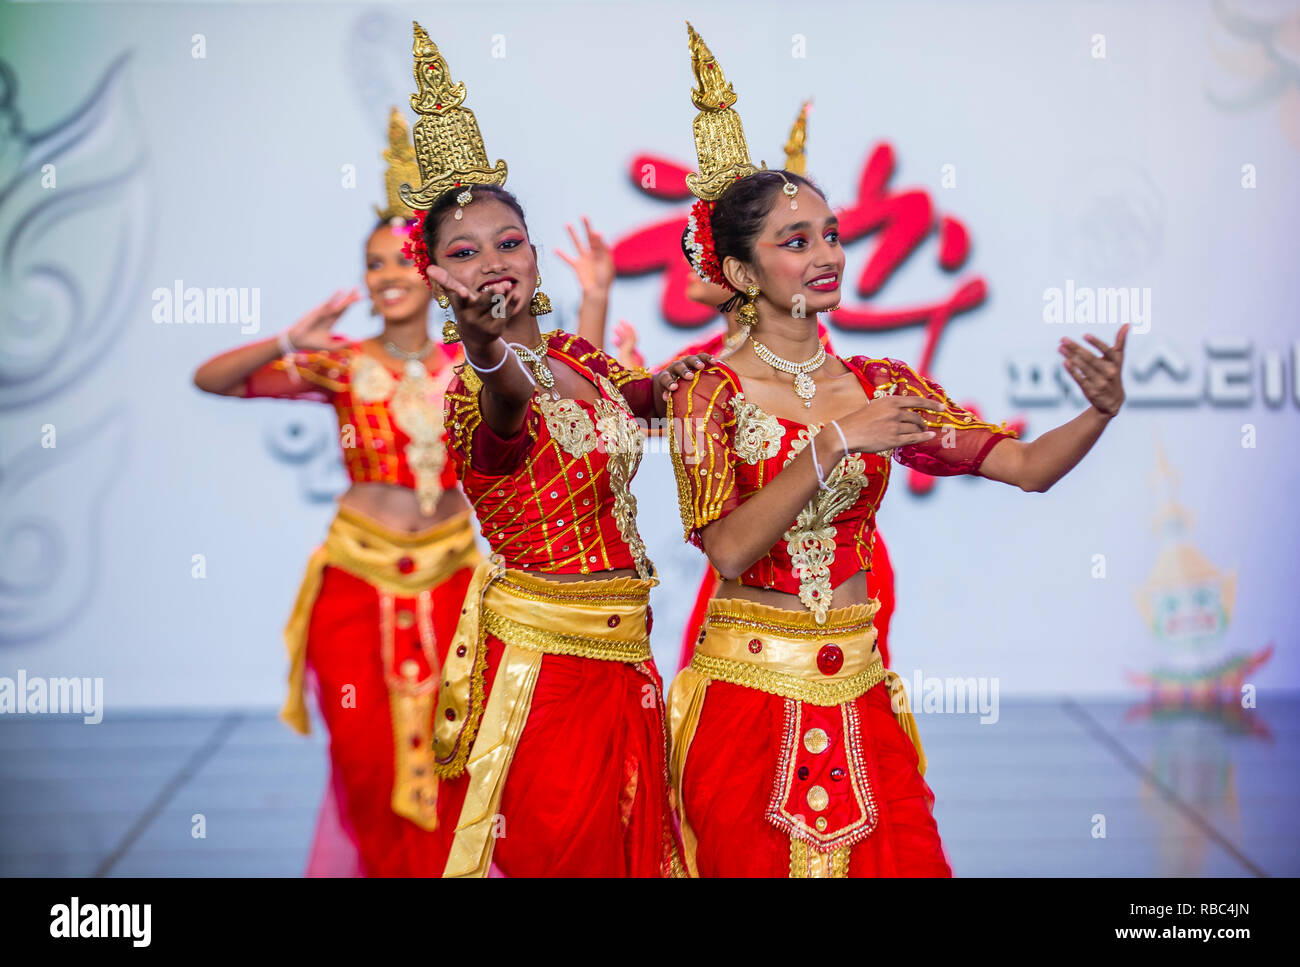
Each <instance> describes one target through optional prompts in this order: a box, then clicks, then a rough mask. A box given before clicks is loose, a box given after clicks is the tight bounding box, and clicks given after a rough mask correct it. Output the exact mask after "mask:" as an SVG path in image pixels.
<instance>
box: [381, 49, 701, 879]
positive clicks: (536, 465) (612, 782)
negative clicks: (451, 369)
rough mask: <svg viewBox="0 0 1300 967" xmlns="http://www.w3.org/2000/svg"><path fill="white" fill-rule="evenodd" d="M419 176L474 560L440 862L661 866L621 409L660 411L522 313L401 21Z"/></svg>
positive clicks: (597, 869)
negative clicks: (443, 303) (461, 357)
mask: <svg viewBox="0 0 1300 967" xmlns="http://www.w3.org/2000/svg"><path fill="white" fill-rule="evenodd" d="M414 55H415V79H416V84H417V86H418V91H417V93H416V94H414V95H412V98H411V104H412V106H413V107H414V108H415V110H416V112H417V113H419V114H420V115H421V117H420V120H419V121H418V122H417V123H416V126H415V145H416V156H417V158H418V159H419V164H420V176H421V187H420V188H419V189H418V190H416V191H411V192H408V193H406V194H405V195H404V197H405V198H406V200H407V201H408V202H409V203H410V204H411V205H412V206H413V207H415V208H416V209H421V210H423V211H422V216H421V221H420V223H419V227H418V228H417V229H416V230H415V231H413V232H412V239H411V241H412V246H413V255H414V261H415V263H416V265H417V266H420V267H422V268H426V269H427V274H428V276H429V278H430V279H431V280H432V282H433V283H434V284H435V285H437V286H438V287H439V288H440V289H441V290H443V291H445V292H446V293H448V294H449V296H450V297H451V301H452V305H453V307H454V309H455V316H456V326H457V329H458V331H459V336H460V338H461V339H462V340H463V345H464V352H465V359H466V363H467V365H466V366H464V367H462V368H460V370H459V372H458V375H457V376H456V377H455V378H454V379H453V380H452V382H451V385H450V386H449V387H448V389H447V395H446V400H447V412H446V423H447V426H448V428H449V431H450V439H449V447H450V450H451V453H452V455H453V460H454V464H455V466H456V470H457V473H458V475H459V476H460V479H461V482H462V485H463V487H464V490H465V494H466V495H467V496H468V497H469V499H470V501H471V502H472V503H473V505H474V511H475V514H476V515H477V517H478V520H479V524H480V526H481V528H482V531H483V536H484V537H485V538H486V539H487V540H488V542H489V544H490V545H491V547H492V551H493V559H492V560H491V561H487V562H484V563H483V564H482V565H481V566H480V567H479V568H478V570H477V571H476V572H475V574H474V580H473V582H472V584H471V586H470V588H469V591H468V592H467V594H466V598H465V605H464V609H463V614H462V617H461V622H460V626H459V628H458V629H457V632H456V636H455V639H454V640H453V642H452V650H451V652H450V654H449V655H448V658H447V663H446V665H445V666H444V671H443V679H442V684H441V686H440V688H439V697H438V710H437V714H436V716H435V722H436V726H435V749H436V759H437V769H438V772H439V775H440V776H442V777H443V779H444V783H443V786H442V802H441V804H440V810H439V811H440V815H441V816H442V820H443V823H444V825H446V826H447V827H449V828H450V827H453V826H454V828H455V838H454V841H453V843H452V846H451V852H450V856H449V857H448V860H447V867H446V871H445V873H444V875H446V876H449V877H457V876H486V875H489V874H490V873H491V872H492V871H493V869H494V868H495V869H497V870H499V871H501V872H503V873H505V874H506V875H507V876H655V877H657V876H669V875H673V874H674V873H677V872H680V871H681V861H680V851H679V849H678V840H677V831H676V824H675V821H674V818H673V813H672V808H671V806H670V802H669V787H668V770H667V729H666V722H665V706H664V701H663V692H662V683H661V680H660V677H659V673H658V671H657V670H656V669H655V665H654V660H653V658H652V653H651V649H650V628H651V616H650V609H649V596H650V589H651V588H652V587H653V586H654V585H655V583H657V578H656V575H655V573H654V569H653V567H652V565H651V563H650V561H649V559H648V558H647V556H646V550H645V544H644V543H643V542H642V540H641V537H640V534H639V533H638V531H637V523H636V499H635V498H634V497H633V495H632V492H631V489H630V486H629V485H630V482H631V479H632V476H633V475H634V474H635V472H636V469H637V466H638V464H639V462H640V459H641V452H642V446H643V438H642V436H641V434H640V432H639V429H638V427H637V424H636V423H635V422H634V418H636V417H640V418H642V419H649V418H651V417H654V416H656V415H661V414H662V413H663V412H664V411H665V410H666V406H667V403H666V392H667V391H668V390H670V389H671V388H673V387H675V386H676V385H677V383H676V381H675V377H676V376H682V375H684V374H685V373H687V372H693V371H694V367H695V366H699V367H702V366H703V365H704V363H703V361H695V362H692V361H684V362H679V363H677V364H675V366H674V367H673V369H672V370H671V371H670V372H667V373H662V374H660V375H659V376H658V377H655V378H652V377H651V376H650V374H649V373H647V372H645V371H644V370H629V369H625V368H624V367H622V366H620V365H619V364H618V363H617V362H616V361H615V360H614V359H612V358H611V357H610V356H608V355H606V354H605V353H603V352H601V351H600V350H598V349H596V348H595V347H594V346H592V345H591V344H590V343H587V342H586V341H585V340H583V339H581V338H579V337H577V336H571V335H566V334H564V333H561V332H559V331H552V332H546V333H543V332H542V331H541V329H540V327H539V325H538V323H537V317H538V316H541V315H545V314H546V313H548V312H549V311H550V300H549V299H547V298H546V296H545V294H544V293H543V292H542V291H541V290H540V289H539V288H538V286H539V285H540V276H539V275H538V270H537V254H536V250H535V248H534V247H533V245H532V244H531V243H530V242H529V236H528V227H527V224H526V222H525V220H524V215H523V211H522V209H521V207H520V205H519V202H518V201H517V200H516V199H515V197H514V196H513V195H512V194H510V193H509V192H508V191H506V190H505V188H504V187H503V185H504V183H505V180H506V174H507V168H506V164H505V162H504V161H498V162H496V164H495V165H492V164H490V163H489V161H488V155H487V152H486V150H485V148H484V146H483V138H482V135H481V134H480V132H479V127H478V121H477V120H476V119H475V117H474V114H473V112H471V111H470V110H469V109H468V108H466V107H465V106H464V100H465V86H464V84H462V83H454V82H453V81H452V78H451V76H450V73H449V70H448V67H447V62H446V60H445V59H444V58H443V56H442V54H441V53H440V52H439V50H438V48H437V47H436V46H435V45H434V43H433V42H432V41H431V40H430V39H429V37H428V35H427V34H426V33H425V32H424V30H423V29H421V27H420V26H419V24H416V25H415V43H414Z"/></svg>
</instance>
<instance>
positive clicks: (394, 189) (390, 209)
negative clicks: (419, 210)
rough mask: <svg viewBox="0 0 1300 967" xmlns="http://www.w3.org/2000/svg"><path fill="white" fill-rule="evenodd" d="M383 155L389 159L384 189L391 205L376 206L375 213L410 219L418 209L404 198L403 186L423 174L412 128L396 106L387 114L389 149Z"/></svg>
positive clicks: (388, 216)
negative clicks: (417, 162) (417, 156)
mask: <svg viewBox="0 0 1300 967" xmlns="http://www.w3.org/2000/svg"><path fill="white" fill-rule="evenodd" d="M383 159H384V160H385V161H386V162H388V169H387V170H386V171H385V172H384V191H385V193H386V194H387V196H388V206H387V207H386V208H383V209H380V208H379V206H378V205H376V206H375V214H376V215H378V216H379V217H380V218H381V219H383V220H384V221H386V222H387V221H392V220H393V219H395V218H401V219H410V218H414V217H415V211H414V210H413V209H412V208H411V206H410V205H408V204H407V203H406V202H404V201H402V186H403V185H408V184H410V183H411V182H413V181H418V180H419V178H420V169H419V168H418V167H417V166H416V164H415V148H414V147H412V145H411V129H410V128H409V127H408V126H407V124H406V119H405V118H403V117H402V112H401V111H399V110H397V108H393V110H392V113H391V114H389V115H388V150H387V151H385V152H384V154H383Z"/></svg>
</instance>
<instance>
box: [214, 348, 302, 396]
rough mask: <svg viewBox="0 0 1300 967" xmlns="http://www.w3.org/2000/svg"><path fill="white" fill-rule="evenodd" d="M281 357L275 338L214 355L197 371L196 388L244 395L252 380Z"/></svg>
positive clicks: (221, 394) (225, 394) (223, 393)
mask: <svg viewBox="0 0 1300 967" xmlns="http://www.w3.org/2000/svg"><path fill="white" fill-rule="evenodd" d="M281 355H282V353H281V349H280V344H279V342H278V340H277V339H276V338H275V337H272V338H270V339H262V340H259V341H258V342H255V343H250V344H249V345H247V346H240V347H239V348H238V349H232V350H230V351H229V352H225V353H222V354H221V355H219V356H213V357H212V358H211V359H209V360H208V361H207V362H206V363H204V364H203V365H201V366H200V367H199V368H198V369H196V370H195V371H194V385H195V386H197V387H198V388H199V389H201V390H203V392H205V393H215V394H217V395H218V396H242V395H243V388H244V383H245V381H246V380H247V379H248V377H249V376H251V375H253V373H255V372H257V370H259V369H261V368H262V367H263V366H265V365H266V364H267V363H269V362H271V361H273V360H275V359H278V358H280V356H281Z"/></svg>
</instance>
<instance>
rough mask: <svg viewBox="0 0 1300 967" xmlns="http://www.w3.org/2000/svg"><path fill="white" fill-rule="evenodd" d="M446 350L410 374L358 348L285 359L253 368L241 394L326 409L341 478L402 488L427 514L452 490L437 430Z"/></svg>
mask: <svg viewBox="0 0 1300 967" xmlns="http://www.w3.org/2000/svg"><path fill="white" fill-rule="evenodd" d="M458 359H459V354H458V353H455V351H454V350H451V349H449V348H447V347H446V346H443V345H442V344H437V345H436V346H435V348H434V350H433V352H431V353H430V354H429V357H428V358H427V359H426V360H425V361H424V362H423V363H416V364H415V365H413V366H412V367H411V369H410V372H409V373H407V372H404V371H403V364H402V361H401V360H397V359H394V360H393V362H392V364H391V365H389V364H386V363H383V362H380V361H379V360H378V359H376V358H375V357H374V356H372V355H370V354H369V353H367V352H366V351H365V350H364V349H363V348H362V346H361V344H360V343H359V342H354V341H350V340H345V339H342V340H339V343H338V345H337V346H334V347H331V348H329V349H318V350H310V351H304V352H296V353H291V354H290V355H288V356H283V357H281V358H280V359H276V360H272V361H271V362H269V363H267V364H266V365H265V366H263V367H261V368H260V369H258V370H256V371H255V372H254V373H253V374H252V375H251V376H249V377H248V379H247V381H246V382H245V384H244V395H245V396H249V397H275V398H278V399H296V400H317V401H319V402H322V403H331V404H333V406H334V411H335V413H336V414H337V415H338V421H339V441H340V443H341V445H342V447H343V462H344V465H345V466H346V467H347V471H348V477H349V479H351V480H352V481H353V482H354V483H363V482H379V483H390V484H396V485H398V486H400V487H410V488H411V489H412V490H414V491H415V492H416V495H417V496H418V497H419V500H420V510H421V511H422V512H424V513H425V514H432V513H433V510H434V507H435V505H436V504H437V502H438V498H439V497H440V496H441V495H442V492H443V491H444V490H448V489H450V488H452V487H454V486H456V472H455V469H454V468H453V467H452V466H451V462H450V461H449V460H448V459H447V449H446V434H445V433H444V432H443V425H442V419H443V399H442V396H443V392H444V390H445V388H446V385H447V382H448V380H450V379H451V377H452V375H453V373H452V363H454V362H456V361H457V360H458Z"/></svg>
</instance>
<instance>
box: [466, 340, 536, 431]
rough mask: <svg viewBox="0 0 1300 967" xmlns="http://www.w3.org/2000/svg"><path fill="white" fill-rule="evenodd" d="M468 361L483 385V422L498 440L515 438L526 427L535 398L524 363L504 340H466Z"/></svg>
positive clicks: (481, 402) (481, 408) (481, 405)
mask: <svg viewBox="0 0 1300 967" xmlns="http://www.w3.org/2000/svg"><path fill="white" fill-rule="evenodd" d="M465 358H466V359H467V360H468V361H469V366H470V367H471V368H472V369H473V370H474V372H475V373H476V374H477V375H478V378H479V380H480V381H481V382H482V383H483V389H482V390H481V395H480V397H479V409H480V412H481V413H482V414H483V420H484V421H485V422H486V423H487V425H488V426H489V427H491V428H492V431H493V432H494V433H496V434H497V435H498V436H500V437H510V436H513V435H514V434H515V433H517V432H518V431H519V428H520V427H521V426H522V425H523V422H524V416H525V414H526V413H527V411H528V402H529V400H531V399H532V397H533V382H532V380H531V379H530V378H529V377H528V374H527V373H526V372H525V370H524V367H523V364H522V361H521V360H520V359H519V357H518V356H516V355H515V353H514V351H513V350H512V349H511V348H510V347H509V346H508V345H507V344H506V341H505V340H504V339H502V338H501V337H500V336H494V337H492V338H491V339H487V340H469V339H466V340H465ZM483 370H489V372H483Z"/></svg>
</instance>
